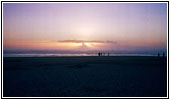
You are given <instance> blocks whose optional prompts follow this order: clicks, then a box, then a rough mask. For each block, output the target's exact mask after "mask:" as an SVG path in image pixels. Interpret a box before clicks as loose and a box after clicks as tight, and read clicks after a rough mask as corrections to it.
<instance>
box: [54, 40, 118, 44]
mask: <svg viewBox="0 0 170 100" xmlns="http://www.w3.org/2000/svg"><path fill="white" fill-rule="evenodd" d="M57 42H61V43H84V42H89V43H113V44H117V42H116V41H99V40H59V41H57Z"/></svg>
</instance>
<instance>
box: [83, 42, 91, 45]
mask: <svg viewBox="0 0 170 100" xmlns="http://www.w3.org/2000/svg"><path fill="white" fill-rule="evenodd" d="M82 45H84V46H90V43H87V42H83V43H82Z"/></svg>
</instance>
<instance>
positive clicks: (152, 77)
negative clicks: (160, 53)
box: [3, 56, 167, 97]
mask: <svg viewBox="0 0 170 100" xmlns="http://www.w3.org/2000/svg"><path fill="white" fill-rule="evenodd" d="M166 60H167V59H166V57H145V56H143V57H137V56H136V57H135V56H134V57H130V56H126V57H125V56H119V57H118V56H117V57H116V56H112V57H111V56H110V57H90V56H89V57H88V56H87V57H4V58H3V96H4V97H166V96H167V61H166Z"/></svg>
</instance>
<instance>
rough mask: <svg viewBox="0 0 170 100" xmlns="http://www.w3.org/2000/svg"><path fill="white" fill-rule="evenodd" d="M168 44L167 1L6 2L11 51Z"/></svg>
mask: <svg viewBox="0 0 170 100" xmlns="http://www.w3.org/2000/svg"><path fill="white" fill-rule="evenodd" d="M166 45H167V4H166V3H3V46H4V49H7V50H12V49H21V50H23V49H24V50H30V49H31V50H138V49H151V50H166V48H167V47H166Z"/></svg>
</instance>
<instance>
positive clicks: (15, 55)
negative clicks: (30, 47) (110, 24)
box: [3, 53, 157, 57]
mask: <svg viewBox="0 0 170 100" xmlns="http://www.w3.org/2000/svg"><path fill="white" fill-rule="evenodd" d="M48 56H54V57H55V56H56V57H58V56H98V54H95V53H79V54H75V53H74V54H71V53H70V54H59V53H10V54H3V57H48ZM103 56H157V55H155V54H109V55H108V53H105V54H103Z"/></svg>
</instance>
